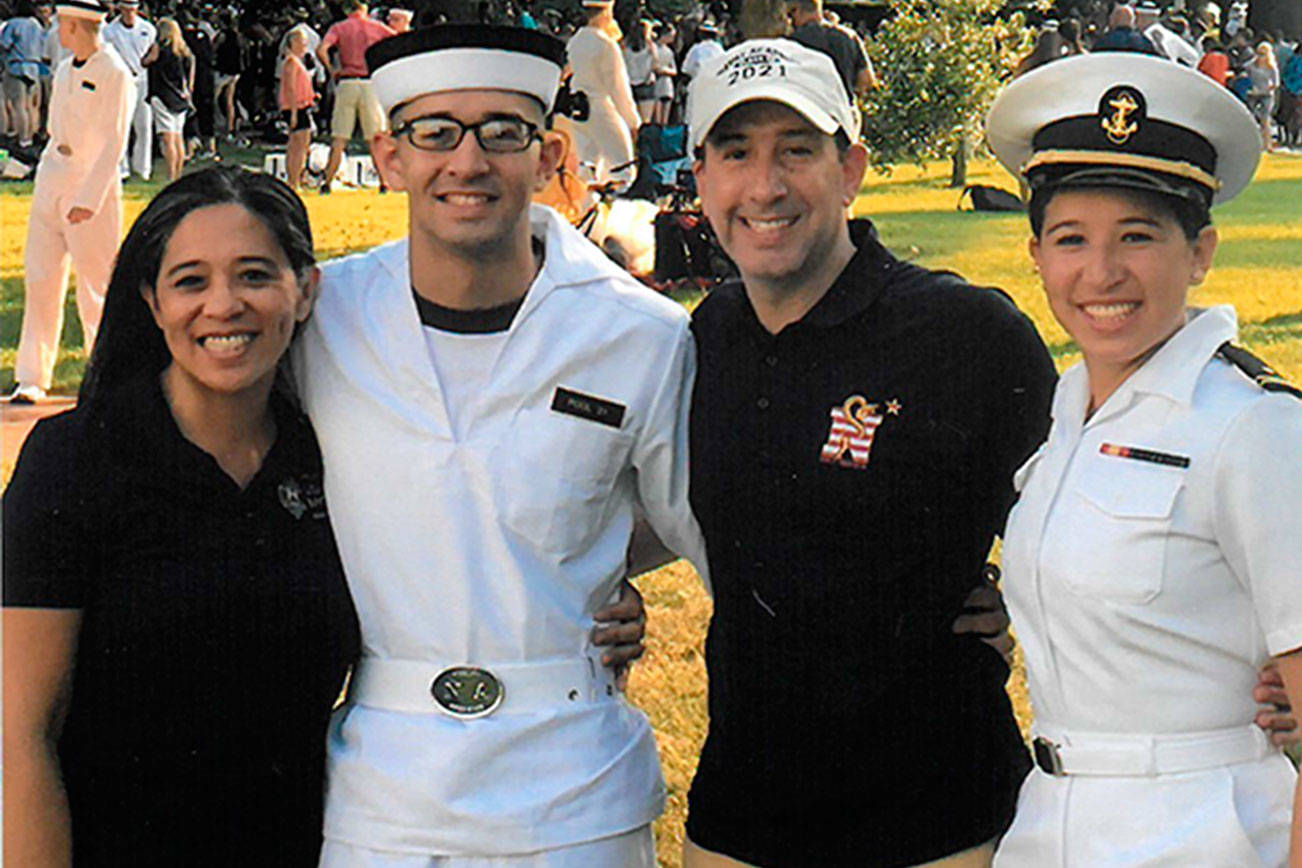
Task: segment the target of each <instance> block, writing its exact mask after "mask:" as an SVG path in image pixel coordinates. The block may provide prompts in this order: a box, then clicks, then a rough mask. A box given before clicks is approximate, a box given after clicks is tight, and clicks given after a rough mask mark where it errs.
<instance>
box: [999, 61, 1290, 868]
mask: <svg viewBox="0 0 1302 868" xmlns="http://www.w3.org/2000/svg"><path fill="white" fill-rule="evenodd" d="M988 134H989V139H990V142H991V145H992V147H993V148H994V150H995V153H996V155H997V156H998V157H999V159H1000V161H1001V162H1003V164H1004V165H1005V166H1007V167H1009V168H1011V169H1013V170H1015V171H1016V170H1021V171H1022V172H1023V174H1024V175H1025V177H1026V180H1027V182H1028V184H1029V185H1030V189H1031V191H1032V197H1031V207H1030V212H1031V222H1032V230H1033V233H1034V237H1033V238H1032V240H1031V242H1030V248H1031V254H1032V256H1033V258H1034V259H1035V263H1036V267H1037V269H1038V270H1039V272H1040V275H1041V278H1042V280H1043V282H1044V285H1045V289H1046V292H1047V295H1048V298H1049V303H1050V307H1051V308H1052V309H1053V312H1054V315H1055V316H1056V317H1057V318H1058V320H1059V321H1060V322H1061V323H1062V324H1063V326H1064V328H1066V329H1067V331H1068V332H1069V333H1070V334H1071V335H1072V337H1073V338H1074V339H1075V340H1076V342H1077V344H1078V345H1079V346H1080V348H1081V351H1082V354H1083V356H1084V363H1083V364H1082V365H1077V366H1076V367H1073V368H1072V369H1070V370H1068V371H1067V372H1066V373H1065V374H1064V375H1063V377H1062V379H1061V381H1060V382H1059V384H1058V388H1057V392H1056V394H1055V398H1054V404H1053V426H1052V428H1051V430H1050V434H1049V439H1048V440H1047V442H1046V443H1045V444H1044V446H1043V447H1041V449H1040V450H1039V451H1038V452H1037V453H1036V454H1035V455H1034V456H1032V458H1031V459H1030V460H1029V461H1028V462H1027V463H1026V465H1025V466H1024V467H1023V468H1022V469H1021V470H1019V471H1018V474H1017V476H1016V478H1015V484H1016V486H1017V488H1018V489H1019V491H1020V500H1019V501H1018V503H1017V505H1016V506H1015V507H1014V509H1013V511H1012V513H1011V514H1010V516H1009V520H1008V527H1007V532H1006V533H1005V535H1004V540H1005V542H1004V565H1005V575H1006V581H1005V593H1006V594H1007V596H1008V602H1009V606H1010V609H1011V612H1012V616H1013V629H1014V630H1015V631H1016V633H1017V634H1018V636H1019V638H1020V639H1021V641H1022V644H1023V647H1024V649H1025V653H1026V663H1027V671H1028V676H1029V680H1030V688H1031V697H1032V701H1033V703H1034V709H1035V724H1034V733H1035V736H1036V739H1035V745H1034V747H1035V754H1036V764H1037V766H1038V768H1037V769H1035V770H1032V772H1031V775H1030V776H1029V777H1028V778H1027V780H1026V782H1025V784H1024V785H1023V788H1022V791H1021V794H1020V798H1019V801H1018V808H1017V817H1016V820H1015V821H1014V823H1013V826H1012V828H1011V829H1010V830H1009V832H1008V834H1007V835H1006V836H1005V838H1004V839H1003V841H1002V843H1001V845H1000V848H999V851H998V854H997V856H996V859H995V863H996V865H998V866H1000V868H1018V866H1034V868H1049V866H1073V868H1075V866H1081V868H1108V866H1141V865H1142V866H1181V868H1185V866H1208V868H1212V866H1215V868H1231V866H1232V868H1250V866H1263V865H1267V866H1282V865H1285V864H1292V865H1299V864H1302V852H1299V846H1298V843H1299V836H1298V832H1297V820H1296V819H1293V820H1292V824H1290V816H1291V805H1292V803H1293V801H1294V798H1295V795H1294V793H1295V788H1296V783H1297V775H1296V773H1295V772H1294V769H1293V767H1292V765H1291V764H1290V763H1289V761H1288V760H1287V759H1286V758H1285V757H1284V756H1282V755H1281V754H1279V753H1278V752H1277V751H1276V750H1275V749H1273V748H1272V747H1271V746H1270V745H1269V743H1268V741H1267V738H1266V736H1265V734H1264V733H1262V732H1261V731H1260V730H1259V729H1257V728H1256V727H1255V726H1254V725H1253V717H1254V713H1255V711H1256V709H1255V707H1254V706H1253V705H1252V703H1251V702H1250V701H1249V699H1248V697H1249V695H1250V690H1251V688H1252V685H1253V683H1254V681H1255V680H1256V672H1257V669H1258V667H1259V666H1260V665H1262V664H1263V663H1264V662H1265V661H1266V660H1267V659H1268V658H1269V657H1271V656H1274V657H1275V658H1276V659H1277V661H1278V664H1279V667H1280V670H1281V673H1282V675H1283V678H1284V683H1285V686H1286V688H1287V690H1288V693H1289V695H1290V697H1291V698H1292V701H1293V703H1294V704H1295V705H1296V704H1297V703H1299V701H1302V661H1300V659H1299V658H1300V655H1299V650H1298V649H1299V647H1300V646H1302V584H1299V578H1302V401H1300V400H1298V397H1299V393H1296V391H1295V390H1293V389H1292V388H1291V387H1289V386H1288V385H1287V384H1285V383H1283V381H1281V380H1279V379H1278V377H1276V376H1274V375H1273V372H1271V371H1270V370H1269V368H1265V366H1264V365H1263V364H1262V363H1260V362H1258V361H1257V360H1255V359H1253V358H1252V357H1251V356H1248V355H1247V354H1246V353H1244V352H1243V351H1241V350H1238V349H1236V348H1234V347H1233V346H1232V345H1231V344H1229V343H1228V342H1229V341H1231V340H1232V339H1233V338H1234V337H1235V333H1236V331H1237V324H1236V320H1235V315H1234V311H1233V309H1232V308H1230V307H1228V306H1220V307H1214V308H1211V309H1209V310H1197V309H1193V308H1188V307H1187V306H1186V301H1187V296H1188V292H1189V289H1190V287H1192V286H1194V285H1197V284H1199V283H1201V282H1202V280H1203V278H1204V277H1205V275H1206V273H1207V271H1208V269H1209V268H1210V266H1211V261H1212V256H1213V253H1214V251H1215V247H1216V237H1217V236H1216V232H1215V230H1214V229H1213V228H1212V227H1211V226H1210V219H1209V209H1210V206H1211V204H1212V203H1213V202H1217V203H1219V202H1223V201H1225V200H1227V199H1229V198H1231V197H1233V196H1234V195H1235V194H1237V193H1238V192H1239V191H1240V190H1242V189H1243V188H1244V187H1245V186H1247V184H1248V182H1249V181H1250V179H1251V178H1252V174H1253V172H1254V171H1255V168H1256V165H1257V161H1258V159H1259V153H1260V148H1261V143H1260V139H1259V138H1258V136H1257V134H1256V131H1255V130H1254V128H1253V123H1252V118H1251V116H1250V115H1249V114H1248V112H1247V111H1246V110H1245V109H1244V108H1243V107H1242V106H1241V105H1240V104H1239V103H1238V102H1237V101H1236V100H1235V99H1234V98H1233V97H1232V96H1231V95H1230V94H1229V93H1228V92H1226V91H1225V90H1224V89H1223V88H1221V87H1219V86H1217V85H1216V84H1215V83H1214V82H1211V81H1210V80H1209V79H1206V78H1204V77H1201V76H1199V75H1198V74H1197V73H1195V72H1192V71H1190V70H1187V69H1185V68H1183V67H1181V66H1179V65H1177V64H1174V63H1170V62H1169V61H1165V60H1159V59H1154V58H1150V57H1147V56H1142V55H1133V54H1116V53H1113V54H1092V55H1088V56H1083V57H1079V58H1070V59H1067V60H1063V61H1060V62H1056V63H1052V64H1049V65H1047V66H1045V67H1043V68H1041V69H1039V70H1036V71H1034V72H1032V73H1030V74H1028V75H1027V76H1025V77H1023V78H1021V79H1018V80H1017V81H1016V82H1014V83H1013V84H1012V85H1011V86H1010V87H1009V88H1008V89H1007V90H1006V91H1005V92H1004V93H1003V94H1002V95H1001V96H1000V98H999V99H998V100H997V101H996V103H995V105H994V107H993V108H992V109H991V113H990V117H989V121H988ZM1290 835H1291V836H1292V842H1293V856H1292V859H1293V861H1292V862H1291V863H1289V862H1288V860H1289V849H1290Z"/></svg>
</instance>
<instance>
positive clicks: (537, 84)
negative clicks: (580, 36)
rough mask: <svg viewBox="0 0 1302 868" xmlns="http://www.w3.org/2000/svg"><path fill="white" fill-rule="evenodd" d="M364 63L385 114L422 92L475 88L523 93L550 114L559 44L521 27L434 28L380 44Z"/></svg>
mask: <svg viewBox="0 0 1302 868" xmlns="http://www.w3.org/2000/svg"><path fill="white" fill-rule="evenodd" d="M366 64H367V66H368V67H369V68H370V72H371V89H372V90H373V91H374V93H375V96H376V98H377V99H378V100H379V101H380V105H381V106H383V107H384V111H385V112H386V113H389V112H392V111H393V110H394V109H395V108H397V107H398V106H400V105H402V104H403V103H406V102H410V101H411V100H413V99H415V98H416V97H418V96H423V95H424V94H427V93H439V92H442V91H448V90H480V89H485V90H509V91H516V92H518V93H523V94H525V95H526V96H531V97H533V98H534V99H536V100H538V102H540V103H542V105H543V108H544V110H545V111H547V112H551V110H552V107H553V106H554V105H555V103H556V91H557V88H558V87H559V85H560V81H561V70H562V69H563V68H564V66H565V43H564V42H561V41H560V40H559V39H557V38H556V37H554V36H549V35H548V34H546V33H542V32H541V31H538V30H529V29H526V28H524V27H503V26H500V25H493V24H440V25H436V26H434V27H425V28H420V29H418V30H411V31H408V32H406V33H399V34H398V35H396V36H390V37H388V38H387V39H382V40H380V41H379V42H377V43H375V44H374V45H372V46H371V47H370V48H368V49H366Z"/></svg>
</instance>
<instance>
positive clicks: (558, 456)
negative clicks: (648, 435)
mask: <svg viewBox="0 0 1302 868" xmlns="http://www.w3.org/2000/svg"><path fill="white" fill-rule="evenodd" d="M632 443H633V438H632V435H630V434H628V433H625V432H624V431H621V430H619V429H617V428H613V427H611V426H609V425H603V424H601V423H598V422H593V421H590V420H587V419H580V418H577V417H574V416H569V415H566V414H563V413H559V412H556V411H554V410H547V409H530V410H522V411H521V412H520V413H519V415H517V416H516V418H515V421H514V422H513V423H512V424H511V425H510V426H509V429H508V431H507V434H506V436H505V438H504V440H503V442H502V444H501V446H500V447H499V455H501V456H502V457H503V459H504V462H505V464H506V472H505V473H501V474H498V475H497V477H496V478H497V481H498V493H497V496H498V499H499V503H501V505H502V515H503V516H504V519H505V522H506V525H507V527H508V528H510V530H511V531H512V532H514V533H515V534H517V535H519V536H521V537H524V538H525V539H527V540H529V541H530V542H531V543H532V544H534V545H535V546H537V547H538V548H540V549H542V550H544V551H548V552H552V553H555V554H575V553H578V552H580V551H582V550H583V549H584V548H585V547H586V546H588V545H589V544H590V543H591V542H592V540H593V539H594V538H595V537H596V535H597V533H598V532H599V531H600V529H601V527H602V526H603V524H604V522H605V519H606V517H607V506H608V504H609V501H610V497H611V493H612V491H613V489H614V486H615V480H616V478H617V477H618V475H619V471H620V470H621V469H622V468H624V467H625V466H627V464H628V456H629V451H630V449H631V448H632Z"/></svg>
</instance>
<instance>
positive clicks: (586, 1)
mask: <svg viewBox="0 0 1302 868" xmlns="http://www.w3.org/2000/svg"><path fill="white" fill-rule="evenodd" d="M614 5H615V3H614V0H583V11H584V12H585V13H587V15H588V22H587V24H586V25H585V26H583V27H580V28H579V29H578V30H577V31H576V32H575V34H574V35H573V36H571V37H570V41H569V43H568V44H567V45H566V48H565V50H566V55H567V58H568V62H569V65H570V69H571V70H572V71H573V73H574V77H573V79H572V81H571V85H570V87H571V88H572V89H573V90H576V91H582V92H583V93H585V94H587V96H588V117H587V120H581V121H575V122H574V125H573V129H574V147H575V150H576V152H577V154H578V158H579V174H580V176H581V177H582V179H583V180H584V181H585V182H587V183H589V184H605V183H607V182H610V181H615V182H618V183H620V184H622V185H624V186H627V185H628V184H631V183H632V182H633V177H634V175H635V174H636V167H635V166H633V165H632V161H633V157H634V154H635V151H634V147H633V142H634V139H635V137H636V136H637V130H638V127H639V126H640V125H641V122H642V121H641V117H640V116H639V115H638V113H637V103H636V102H634V101H633V87H632V85H630V84H629V80H628V68H627V67H626V66H625V65H624V55H623V54H622V53H621V52H620V50H619V43H618V42H617V41H616V38H615V37H614V36H612V35H611V31H612V30H614V31H615V32H618V26H617V25H616V24H615V19H614V15H613V12H612V10H613V9H614Z"/></svg>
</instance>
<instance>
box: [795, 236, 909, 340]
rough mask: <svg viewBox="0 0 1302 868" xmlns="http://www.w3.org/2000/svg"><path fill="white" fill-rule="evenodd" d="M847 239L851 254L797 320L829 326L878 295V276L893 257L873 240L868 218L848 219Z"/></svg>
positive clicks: (839, 321)
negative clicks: (834, 276)
mask: <svg viewBox="0 0 1302 868" xmlns="http://www.w3.org/2000/svg"><path fill="white" fill-rule="evenodd" d="M850 241H851V242H852V243H853V244H854V246H855V253H854V256H852V257H851V258H850V261H849V262H847V263H846V265H845V268H843V269H841V273H840V274H838V275H837V276H836V280H834V281H833V282H832V285H831V286H830V287H828V290H827V292H825V293H823V297H822V298H820V299H819V300H818V303H817V304H815V305H814V306H813V307H812V308H810V309H809V312H808V313H806V314H805V315H804V316H803V317H802V318H801V319H800V322H802V323H804V324H806V325H811V326H814V327H816V328H833V327H834V326H838V325H840V324H841V323H843V322H845V321H846V320H848V319H850V318H851V317H854V316H858V315H859V314H861V313H863V312H864V311H865V310H867V309H868V306H869V305H870V304H872V303H873V302H874V301H876V300H877V297H878V296H879V295H880V294H881V286H882V282H881V280H879V279H878V275H879V273H880V272H881V271H882V269H884V268H889V267H890V262H891V261H892V260H893V259H894V258H895V257H893V256H891V254H890V252H889V251H888V250H887V249H886V248H885V247H883V246H882V243H881V242H880V241H878V240H877V228H876V227H875V226H873V224H872V221H871V220H867V219H862V220H851V221H850Z"/></svg>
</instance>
